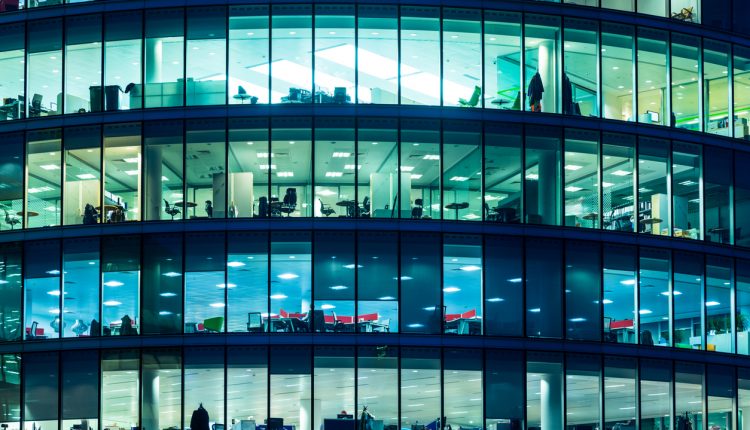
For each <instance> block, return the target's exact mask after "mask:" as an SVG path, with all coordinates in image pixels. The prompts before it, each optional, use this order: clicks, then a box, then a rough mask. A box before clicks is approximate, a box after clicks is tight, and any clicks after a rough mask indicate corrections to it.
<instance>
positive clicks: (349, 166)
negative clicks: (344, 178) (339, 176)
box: [344, 164, 362, 170]
mask: <svg viewBox="0 0 750 430" xmlns="http://www.w3.org/2000/svg"><path fill="white" fill-rule="evenodd" d="M354 167H355V166H354V164H347V165H345V166H344V170H354ZM356 167H357V170H359V169H361V168H362V165H361V164H357V166H356Z"/></svg>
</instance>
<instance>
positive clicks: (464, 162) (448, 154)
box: [425, 121, 483, 221]
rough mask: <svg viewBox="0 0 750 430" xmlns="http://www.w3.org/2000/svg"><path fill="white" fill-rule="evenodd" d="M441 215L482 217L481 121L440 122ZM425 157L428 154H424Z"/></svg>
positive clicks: (455, 218)
mask: <svg viewBox="0 0 750 430" xmlns="http://www.w3.org/2000/svg"><path fill="white" fill-rule="evenodd" d="M442 149H443V154H442V156H443V159H444V160H445V161H444V162H443V163H442V165H443V181H442V183H443V200H444V203H445V207H444V211H443V218H444V219H450V220H463V221H481V220H482V211H483V205H482V171H481V166H482V134H481V124H479V123H476V122H459V121H450V122H444V123H443V144H442ZM425 156H427V155H425Z"/></svg>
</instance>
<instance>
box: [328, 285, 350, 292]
mask: <svg viewBox="0 0 750 430" xmlns="http://www.w3.org/2000/svg"><path fill="white" fill-rule="evenodd" d="M329 288H330V289H332V290H334V291H340V290H346V289H347V288H349V287H347V286H346V285H334V286H332V287H329Z"/></svg>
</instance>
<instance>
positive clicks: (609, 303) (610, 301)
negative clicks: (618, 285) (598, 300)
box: [602, 299, 613, 305]
mask: <svg viewBox="0 0 750 430" xmlns="http://www.w3.org/2000/svg"><path fill="white" fill-rule="evenodd" d="M612 303H613V302H612V300H610V299H604V300H602V304H605V305H611V304H612Z"/></svg>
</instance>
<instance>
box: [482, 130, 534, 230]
mask: <svg viewBox="0 0 750 430" xmlns="http://www.w3.org/2000/svg"><path fill="white" fill-rule="evenodd" d="M521 136H522V133H521V127H518V126H511V125H510V124H486V125H485V128H484V166H483V169H482V177H483V181H484V200H483V202H482V208H483V210H482V212H483V213H484V219H485V220H486V221H496V222H502V223H519V222H521V205H522V204H523V193H522V188H523V181H522V179H521V178H522V177H523V173H524V172H523V170H524V169H523V168H522V167H521V157H522V155H523V143H522V137H521Z"/></svg>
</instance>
